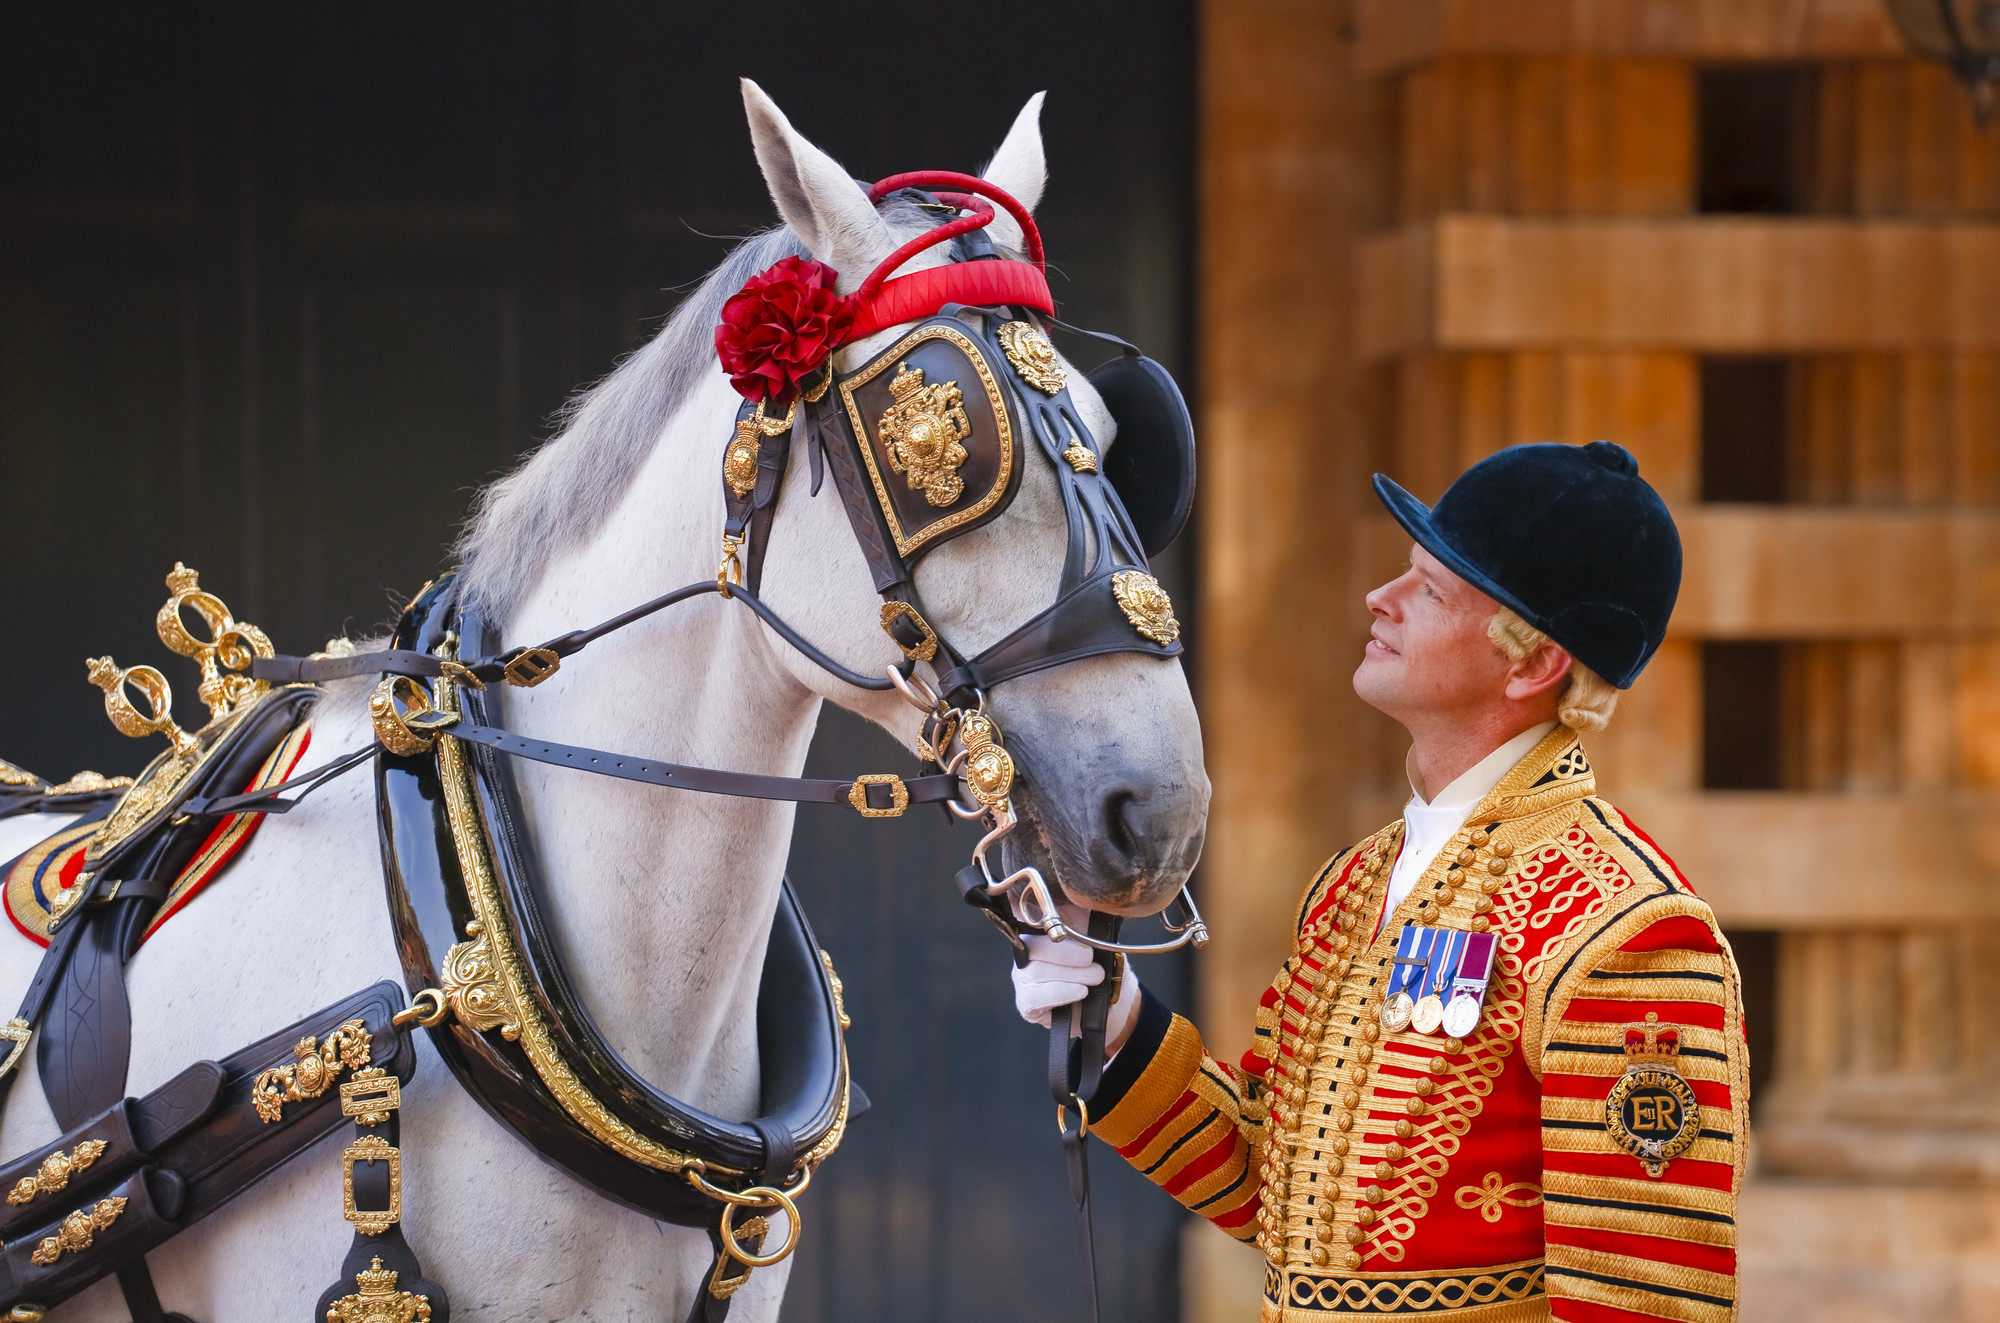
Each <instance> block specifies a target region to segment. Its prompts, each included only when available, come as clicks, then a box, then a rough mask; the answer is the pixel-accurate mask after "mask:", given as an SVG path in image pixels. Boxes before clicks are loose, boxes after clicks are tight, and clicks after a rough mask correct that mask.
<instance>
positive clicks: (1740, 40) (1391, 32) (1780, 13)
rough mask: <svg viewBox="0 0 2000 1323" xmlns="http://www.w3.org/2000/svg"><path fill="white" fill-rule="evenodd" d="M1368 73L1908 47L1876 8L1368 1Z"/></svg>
mask: <svg viewBox="0 0 2000 1323" xmlns="http://www.w3.org/2000/svg"><path fill="white" fill-rule="evenodd" d="M1359 12H1360V24H1359V27H1360V34H1359V35H1360V42H1359V47H1360V49H1359V52H1358V54H1359V59H1360V64H1361V67H1362V69H1363V70H1364V71H1365V72H1368V73H1378V74H1379V73H1386V72H1388V71H1390V70H1392V69H1398V68H1404V67H1407V66H1410V65H1416V64H1422V63H1425V62H1427V61H1430V60H1435V59H1438V58H1440V57H1442V56H1445V55H1455V54H1489V55H1552V54H1559V53H1564V52H1571V51H1574V52H1585V53H1589V54H1593V55H1662V56H1678V57H1681V58H1684V59H1688V58H1692V59H1739V60H1756V59H1763V60H1783V59H1843V58H1845V59H1854V58H1859V57H1867V56H1878V57H1879V56H1898V55H1902V54H1903V53H1904V47H1903V44H1902V42H1901V41H1900V40H1898V38H1897V36H1896V31H1895V29H1894V27H1892V26H1891V25H1890V22H1889V19H1888V15H1887V14H1886V13H1884V12H1883V9H1882V7H1881V5H1880V4H1879V3H1877V2H1876V0H1627V2H1626V3H1617V4H1614V3H1609V2H1608V0H1361V4H1360V6H1359Z"/></svg>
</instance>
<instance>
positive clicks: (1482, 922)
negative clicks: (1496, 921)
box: [1468, 914, 1493, 933]
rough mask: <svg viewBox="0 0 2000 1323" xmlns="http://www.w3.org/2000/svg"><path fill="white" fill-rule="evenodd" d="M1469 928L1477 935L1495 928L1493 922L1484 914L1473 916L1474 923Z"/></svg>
mask: <svg viewBox="0 0 2000 1323" xmlns="http://www.w3.org/2000/svg"><path fill="white" fill-rule="evenodd" d="M1468 926H1469V927H1471V929H1472V931H1474V932H1476V933H1483V932H1485V931H1486V930H1487V929H1488V928H1491V927H1492V926H1493V920H1491V919H1489V918H1487V917H1486V916H1485V915H1484V914H1475V915H1473V916H1472V922H1471V924H1470V925H1468Z"/></svg>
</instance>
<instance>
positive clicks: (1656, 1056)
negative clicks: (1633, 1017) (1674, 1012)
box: [1625, 1011, 1681, 1068]
mask: <svg viewBox="0 0 2000 1323" xmlns="http://www.w3.org/2000/svg"><path fill="white" fill-rule="evenodd" d="M1680 1054H1681V1031H1680V1030H1679V1029H1676V1028H1675V1027H1674V1026H1672V1025H1670V1024H1661V1023H1660V1017H1659V1016H1658V1015H1657V1014H1656V1013H1654V1012H1652V1011H1647V1012H1646V1020H1645V1023H1643V1024H1628V1025H1626V1026H1625V1064H1626V1066H1627V1067H1631V1066H1634V1065H1652V1066H1667V1067H1669V1068H1671V1067H1672V1066H1673V1065H1674V1063H1675V1061H1676V1060H1678V1059H1679V1057H1680Z"/></svg>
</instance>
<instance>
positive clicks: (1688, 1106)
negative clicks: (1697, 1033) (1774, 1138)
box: [1604, 1012, 1701, 1179]
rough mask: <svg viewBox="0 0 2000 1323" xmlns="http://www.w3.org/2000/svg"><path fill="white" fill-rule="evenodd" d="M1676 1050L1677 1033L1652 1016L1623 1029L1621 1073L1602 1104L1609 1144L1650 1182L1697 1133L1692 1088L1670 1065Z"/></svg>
mask: <svg viewBox="0 0 2000 1323" xmlns="http://www.w3.org/2000/svg"><path fill="white" fill-rule="evenodd" d="M1680 1050H1681V1034H1680V1030H1679V1029H1677V1028H1675V1027H1674V1026H1673V1025H1668V1024H1661V1023H1660V1017H1659V1016H1658V1015H1655V1014H1653V1013H1651V1012H1648V1013H1647V1015H1646V1022H1645V1023H1644V1024H1631V1025H1627V1026H1625V1073H1624V1074H1623V1075H1621V1076H1619V1078H1618V1082H1617V1083H1616V1084H1613V1085H1612V1086H1611V1096H1610V1097H1608V1098H1606V1099H1605V1100H1604V1128H1605V1130H1606V1131H1607V1132H1609V1133H1610V1135H1611V1142H1612V1143H1614V1144H1616V1145H1618V1147H1619V1148H1622V1149H1624V1150H1625V1151H1626V1152H1627V1153H1630V1154H1631V1155H1632V1156H1633V1157H1635V1158H1637V1159H1639V1165H1640V1166H1642V1167H1644V1168H1645V1169H1646V1174H1647V1175H1648V1176H1651V1177H1654V1178H1656V1179H1657V1178H1658V1177H1659V1176H1661V1175H1662V1174H1664V1173H1665V1172H1666V1170H1667V1164H1668V1163H1669V1162H1671V1161H1673V1160H1674V1159H1675V1158H1677V1157H1679V1156H1680V1155H1681V1154H1683V1153H1685V1152H1687V1151H1688V1149H1690V1148H1692V1147H1693V1146H1694V1141H1695V1139H1696V1138H1697V1137H1698V1136H1699V1135H1700V1133H1701V1106H1700V1104H1699V1103H1697V1102H1696V1101H1695V1096H1694V1086H1693V1085H1692V1084H1689V1083H1688V1082H1687V1080H1686V1079H1684V1078H1682V1076H1681V1072H1680V1067H1679V1066H1678V1065H1677V1064H1676V1062H1677V1061H1678V1059H1679V1057H1680Z"/></svg>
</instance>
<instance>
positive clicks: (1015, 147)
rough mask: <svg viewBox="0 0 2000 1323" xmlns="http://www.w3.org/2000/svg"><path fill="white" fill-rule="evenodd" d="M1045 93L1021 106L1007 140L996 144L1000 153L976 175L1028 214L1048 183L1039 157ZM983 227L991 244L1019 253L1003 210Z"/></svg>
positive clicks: (1017, 237)
mask: <svg viewBox="0 0 2000 1323" xmlns="http://www.w3.org/2000/svg"><path fill="white" fill-rule="evenodd" d="M1047 95H1048V93H1046V92H1037V93H1035V94H1034V95H1033V96H1031V97H1029V98H1028V104H1027V105H1025V106H1022V107H1021V113H1020V114H1018V115H1016V116H1015V117H1014V127H1013V128H1011V129H1009V130H1007V140H1006V141H1005V142H1003V143H1001V144H1000V150H999V151H997V152H995V153H993V159H992V160H991V161H988V162H987V163H986V168H985V169H984V170H982V171H980V172H979V177H980V178H982V179H984V180H985V181H986V182H987V183H989V184H998V185H999V186H1000V188H1001V189H1002V190H1003V191H1004V192H1007V193H1011V194H1013V196H1014V198H1015V199H1016V200H1017V201H1018V202H1020V204H1021V205H1022V206H1024V207H1026V208H1027V209H1028V210H1029V211H1030V212H1032V211H1034V209H1035V205H1036V204H1037V203H1039V202H1040V201H1041V200H1042V186H1043V185H1044V184H1046V183H1048V180H1049V167H1048V162H1047V160H1046V159H1044V158H1043V156H1042V98H1043V97H1045V96H1047ZM996 210H998V211H999V214H998V215H996V216H995V217H994V218H993V224H992V225H990V226H988V227H987V230H988V232H989V233H991V234H992V236H993V241H994V242H995V243H999V244H1004V245H1006V246H1007V247H1009V248H1012V249H1014V250H1015V251H1016V252H1019V251H1020V249H1021V227H1020V226H1019V225H1017V224H1015V223H1014V218H1013V217H1012V216H1010V215H1008V214H1007V212H1006V211H1005V210H1003V209H997V208H996Z"/></svg>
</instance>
